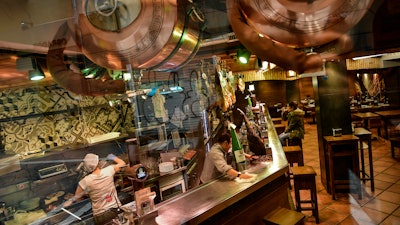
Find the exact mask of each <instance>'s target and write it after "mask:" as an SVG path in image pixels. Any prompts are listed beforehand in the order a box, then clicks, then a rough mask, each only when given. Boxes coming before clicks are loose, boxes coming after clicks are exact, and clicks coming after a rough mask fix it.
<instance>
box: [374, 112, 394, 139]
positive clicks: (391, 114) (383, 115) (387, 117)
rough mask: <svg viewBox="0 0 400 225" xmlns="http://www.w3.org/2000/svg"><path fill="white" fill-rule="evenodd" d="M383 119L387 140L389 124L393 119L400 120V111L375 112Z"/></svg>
mask: <svg viewBox="0 0 400 225" xmlns="http://www.w3.org/2000/svg"><path fill="white" fill-rule="evenodd" d="M375 113H376V114H378V115H379V116H381V118H382V119H383V124H384V129H385V138H386V139H389V132H388V122H389V120H390V119H392V118H399V117H400V109H394V110H385V111H378V112H375Z"/></svg>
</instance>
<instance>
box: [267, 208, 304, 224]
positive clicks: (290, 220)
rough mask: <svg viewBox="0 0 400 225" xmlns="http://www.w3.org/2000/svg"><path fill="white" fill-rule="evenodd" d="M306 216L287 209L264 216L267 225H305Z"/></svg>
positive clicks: (276, 210)
mask: <svg viewBox="0 0 400 225" xmlns="http://www.w3.org/2000/svg"><path fill="white" fill-rule="evenodd" d="M305 218H306V217H305V215H304V214H302V213H299V212H296V211H293V210H290V209H286V208H281V207H279V208H277V209H275V210H274V211H272V212H270V213H268V215H266V216H264V218H263V222H264V224H266V225H276V224H279V225H301V224H304V219H305Z"/></svg>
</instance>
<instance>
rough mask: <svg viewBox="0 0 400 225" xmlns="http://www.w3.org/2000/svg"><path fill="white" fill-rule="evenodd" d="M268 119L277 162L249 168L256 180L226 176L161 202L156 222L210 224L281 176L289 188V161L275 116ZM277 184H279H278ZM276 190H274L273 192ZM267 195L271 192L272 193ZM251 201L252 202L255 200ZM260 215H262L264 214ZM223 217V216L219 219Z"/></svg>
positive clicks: (281, 179) (281, 184) (284, 204)
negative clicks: (286, 178) (221, 213)
mask: <svg viewBox="0 0 400 225" xmlns="http://www.w3.org/2000/svg"><path fill="white" fill-rule="evenodd" d="M266 118H267V121H266V123H267V125H268V128H269V129H268V137H269V138H268V140H269V146H270V147H271V149H272V154H273V161H272V162H268V163H265V162H261V163H258V164H256V165H252V166H251V167H249V168H248V171H247V172H249V173H252V174H255V179H254V180H253V182H251V183H246V182H238V181H236V180H230V179H228V178H227V177H223V178H221V179H218V180H214V181H212V182H210V183H206V184H203V185H201V186H199V187H197V188H194V189H192V190H190V191H188V192H186V193H183V194H181V195H179V196H177V197H175V198H173V199H170V200H168V201H165V202H162V203H160V204H158V205H157V206H156V209H157V210H158V216H157V217H156V218H155V221H154V222H153V224H163V225H164V224H168V225H176V224H199V223H209V218H211V217H215V216H217V217H218V215H217V214H218V213H220V212H221V211H222V210H224V209H225V208H227V207H229V206H232V205H234V204H235V203H237V202H239V201H243V200H244V199H246V198H247V197H249V196H250V195H252V198H254V193H256V192H257V191H258V190H260V189H263V188H265V187H266V186H268V185H270V184H272V183H273V182H275V181H276V180H278V179H279V182H278V183H279V184H278V186H282V189H285V187H287V182H286V184H285V181H283V180H285V179H284V176H285V173H286V172H287V171H288V162H287V160H286V157H285V154H284V152H283V150H282V146H281V144H280V142H279V139H278V136H277V134H276V131H275V129H274V128H273V123H272V121H271V118H270V117H269V116H267V117H266ZM286 181H287V180H286ZM275 183H277V182H275ZM274 187H276V185H275V186H274ZM275 189H276V188H275ZM278 189H280V188H278ZM273 191H274V190H273V189H272V190H270V191H269V192H273ZM282 191H283V192H282ZM282 191H280V192H282V193H286V194H287V192H286V191H287V190H286V189H285V190H282ZM264 194H265V195H267V194H268V193H264ZM283 196H284V194H283ZM286 197H287V195H286ZM286 199H287V198H286ZM278 201H280V200H278ZM283 202H285V201H283ZM249 204H250V205H251V203H249ZM279 204H281V206H283V207H285V206H287V205H288V204H287V205H286V203H277V204H276V206H275V207H277V206H278V205H279ZM265 213H267V212H265ZM256 216H258V217H259V216H260V215H256ZM261 218H262V217H261ZM220 220H221V219H220V218H219V220H218V221H220ZM207 221H208V222H207ZM260 221H261V220H260ZM252 224H253V223H252Z"/></svg>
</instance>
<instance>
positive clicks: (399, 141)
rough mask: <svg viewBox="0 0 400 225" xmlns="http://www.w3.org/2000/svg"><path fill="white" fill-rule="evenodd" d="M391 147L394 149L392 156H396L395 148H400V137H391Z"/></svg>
mask: <svg viewBox="0 0 400 225" xmlns="http://www.w3.org/2000/svg"><path fill="white" fill-rule="evenodd" d="M390 148H391V150H392V158H395V156H394V155H395V154H394V148H400V138H390Z"/></svg>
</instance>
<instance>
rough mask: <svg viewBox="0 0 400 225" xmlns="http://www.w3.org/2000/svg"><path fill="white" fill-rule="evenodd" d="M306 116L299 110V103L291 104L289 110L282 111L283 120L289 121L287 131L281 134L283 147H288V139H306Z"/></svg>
mask: <svg viewBox="0 0 400 225" xmlns="http://www.w3.org/2000/svg"><path fill="white" fill-rule="evenodd" d="M304 114H305V112H304V111H303V110H301V109H299V108H297V103H295V102H290V103H289V106H288V108H287V111H286V110H285V109H283V110H282V119H283V120H287V127H286V129H285V131H284V132H283V133H281V134H279V140H280V141H281V144H282V146H284V145H286V140H287V139H293V138H299V139H303V138H304Z"/></svg>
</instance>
